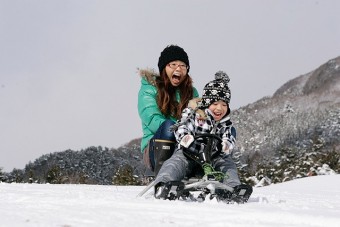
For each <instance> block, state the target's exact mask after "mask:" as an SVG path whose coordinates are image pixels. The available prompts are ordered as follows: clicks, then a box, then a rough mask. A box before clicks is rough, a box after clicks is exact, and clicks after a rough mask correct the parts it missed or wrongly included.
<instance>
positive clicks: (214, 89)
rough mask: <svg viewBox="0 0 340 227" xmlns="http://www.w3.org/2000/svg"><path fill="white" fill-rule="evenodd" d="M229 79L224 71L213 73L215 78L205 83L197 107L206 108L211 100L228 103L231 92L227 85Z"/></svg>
mask: <svg viewBox="0 0 340 227" xmlns="http://www.w3.org/2000/svg"><path fill="white" fill-rule="evenodd" d="M229 81H230V79H229V76H228V75H227V74H226V73H225V72H223V71H218V72H217V73H216V74H215V80H213V81H210V82H209V83H207V84H206V85H205V87H204V89H203V94H202V100H201V103H200V104H199V108H202V109H204V108H208V107H209V106H210V105H211V104H212V103H213V102H216V101H219V100H222V101H224V102H225V103H227V104H228V105H229V102H230V98H231V92H230V89H229V86H228V83H229Z"/></svg>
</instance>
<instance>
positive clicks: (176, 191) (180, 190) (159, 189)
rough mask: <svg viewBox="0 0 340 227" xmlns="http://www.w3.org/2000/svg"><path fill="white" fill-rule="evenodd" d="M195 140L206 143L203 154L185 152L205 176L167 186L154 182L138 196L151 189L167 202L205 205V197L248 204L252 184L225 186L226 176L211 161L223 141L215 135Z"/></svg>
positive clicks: (202, 135)
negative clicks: (197, 164)
mask: <svg viewBox="0 0 340 227" xmlns="http://www.w3.org/2000/svg"><path fill="white" fill-rule="evenodd" d="M195 140H202V141H204V143H205V144H206V146H205V149H204V151H203V152H201V153H200V152H198V153H192V152H190V151H187V150H186V149H184V150H183V153H184V154H185V155H186V156H187V157H188V158H190V159H192V160H194V161H196V162H197V163H199V164H200V166H201V167H202V169H203V171H204V175H203V176H202V177H199V178H197V177H195V178H189V179H184V180H182V181H170V182H167V183H158V184H156V182H155V181H152V182H151V183H150V184H149V185H148V186H147V187H146V188H145V189H144V190H143V191H142V192H140V193H139V194H138V196H139V197H141V196H143V195H144V194H145V193H146V192H147V191H149V190H150V189H151V188H153V187H154V188H155V192H154V196H155V198H157V199H168V200H176V199H180V200H189V201H198V202H203V201H205V200H206V198H209V199H214V198H216V200H217V201H223V202H226V203H234V202H236V203H245V202H247V201H248V199H249V197H250V195H251V193H252V191H253V189H252V187H251V186H250V185H246V184H241V185H237V186H236V187H230V186H228V185H227V184H225V183H223V179H224V178H225V177H226V176H225V174H224V173H222V172H219V171H214V169H213V168H212V166H211V164H210V163H211V158H213V157H214V156H216V155H218V154H215V153H213V152H212V151H213V150H214V149H213V148H214V147H215V146H216V145H217V144H218V143H221V142H222V140H221V138H219V137H218V136H216V135H215V134H199V135H196V136H195Z"/></svg>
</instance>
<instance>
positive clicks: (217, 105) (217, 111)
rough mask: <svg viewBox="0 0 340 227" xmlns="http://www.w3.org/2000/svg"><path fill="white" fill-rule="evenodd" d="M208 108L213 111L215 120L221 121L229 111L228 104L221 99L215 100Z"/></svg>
mask: <svg viewBox="0 0 340 227" xmlns="http://www.w3.org/2000/svg"><path fill="white" fill-rule="evenodd" d="M208 109H209V110H210V111H211V113H212V115H213V117H214V120H215V121H219V120H221V119H222V118H223V117H224V115H226V113H227V112H228V104H227V103H225V102H223V101H221V100H220V101H217V102H213V103H212V104H211V105H210V106H209V108H208Z"/></svg>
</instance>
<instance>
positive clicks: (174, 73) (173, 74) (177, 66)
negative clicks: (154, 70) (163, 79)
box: [165, 61, 188, 87]
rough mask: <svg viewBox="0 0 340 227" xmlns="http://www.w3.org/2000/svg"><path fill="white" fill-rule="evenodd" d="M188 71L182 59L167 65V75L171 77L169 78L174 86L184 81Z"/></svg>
mask: <svg viewBox="0 0 340 227" xmlns="http://www.w3.org/2000/svg"><path fill="white" fill-rule="evenodd" d="M187 71H188V67H187V65H186V64H185V63H184V62H182V61H172V62H170V63H169V64H167V65H166V67H165V72H166V75H167V76H168V77H169V80H170V82H171V84H172V86H174V87H177V86H178V85H180V84H181V83H182V82H183V80H184V79H185V77H186V76H187Z"/></svg>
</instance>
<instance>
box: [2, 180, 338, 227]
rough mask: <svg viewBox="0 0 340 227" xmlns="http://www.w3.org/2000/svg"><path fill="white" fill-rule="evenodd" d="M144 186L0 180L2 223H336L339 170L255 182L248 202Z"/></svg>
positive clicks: (254, 226) (65, 226) (66, 226)
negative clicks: (188, 197) (166, 193)
mask: <svg viewBox="0 0 340 227" xmlns="http://www.w3.org/2000/svg"><path fill="white" fill-rule="evenodd" d="M143 189H144V186H103V185H69V184H68V185H52V184H8V183H0V226H63V227H71V226H138V227H142V226H162V227H163V226H164V227H166V226H205V227H206V226H214V227H215V226H217V227H218V226H232V227H239V226H252V227H257V226H270V227H272V226H275V227H280V226H289V227H294V226H304V227H308V226H311V227H316V226H339V223H340V175H325V176H315V177H308V178H302V179H298V180H294V181H289V182H285V183H281V184H275V185H270V186H266V187H260V188H254V192H253V194H252V196H251V198H250V200H249V202H248V203H246V204H225V203H218V202H217V201H216V200H206V201H205V202H203V203H198V202H186V201H164V200H156V199H154V198H153V197H152V196H151V190H150V191H149V192H148V193H146V195H145V196H144V197H136V196H137V194H138V193H139V192H141V191H142V190H143Z"/></svg>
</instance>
